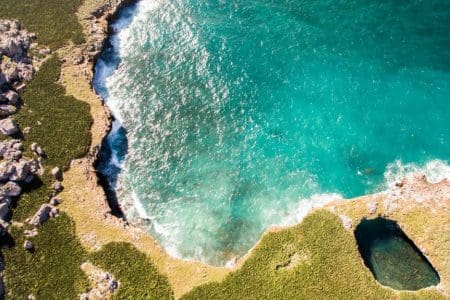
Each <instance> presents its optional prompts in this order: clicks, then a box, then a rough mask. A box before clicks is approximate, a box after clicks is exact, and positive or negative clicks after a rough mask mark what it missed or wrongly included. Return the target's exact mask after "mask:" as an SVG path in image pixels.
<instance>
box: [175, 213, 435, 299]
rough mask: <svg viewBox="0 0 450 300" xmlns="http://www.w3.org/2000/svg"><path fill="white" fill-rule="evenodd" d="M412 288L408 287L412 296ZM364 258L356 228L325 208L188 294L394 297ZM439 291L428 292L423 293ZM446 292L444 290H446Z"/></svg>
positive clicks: (429, 294)
mask: <svg viewBox="0 0 450 300" xmlns="http://www.w3.org/2000/svg"><path fill="white" fill-rule="evenodd" d="M410 295H411V294H409V293H404V294H403V296H402V297H404V298H405V299H408V297H409V296H410ZM393 296H394V293H393V291H392V290H390V289H387V288H383V287H381V286H380V285H379V284H377V282H376V281H375V279H374V278H373V277H372V275H371V273H370V272H369V270H368V269H367V268H366V267H365V266H364V264H363V262H362V261H361V258H360V255H359V252H358V249H357V247H356V244H355V240H354V238H353V236H352V233H351V232H347V231H345V229H344V228H343V226H342V224H341V221H340V219H339V218H338V217H337V216H336V215H334V214H332V213H330V212H328V211H325V210H321V211H317V212H315V213H313V214H312V215H309V216H308V217H306V218H305V219H304V221H303V222H302V223H301V224H299V225H297V226H295V227H291V228H288V229H286V230H283V231H281V232H276V233H269V234H267V235H265V236H264V237H263V239H262V241H261V242H260V244H259V245H258V246H257V247H256V249H255V250H254V252H253V255H252V256H251V257H250V258H249V259H248V260H247V261H246V262H245V263H244V265H243V266H242V267H241V268H240V269H239V270H237V271H236V272H234V273H231V274H230V275H228V276H227V277H226V278H225V280H224V281H222V282H220V283H210V284H206V285H203V286H200V287H198V288H196V289H194V290H193V291H191V292H190V293H188V294H187V295H185V296H184V297H183V298H184V299H227V300H229V299H391V298H392V297H393ZM430 297H439V294H437V293H435V292H423V293H422V297H420V298H422V299H429V298H430ZM441 297H442V296H441Z"/></svg>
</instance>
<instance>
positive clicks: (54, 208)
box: [49, 207, 59, 218]
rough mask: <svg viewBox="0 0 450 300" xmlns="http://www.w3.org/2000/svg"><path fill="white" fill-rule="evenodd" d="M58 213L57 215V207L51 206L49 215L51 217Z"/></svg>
mask: <svg viewBox="0 0 450 300" xmlns="http://www.w3.org/2000/svg"><path fill="white" fill-rule="evenodd" d="M58 215H59V209H58V208H56V207H52V210H51V211H50V213H49V216H50V217H51V218H55V217H57V216H58Z"/></svg>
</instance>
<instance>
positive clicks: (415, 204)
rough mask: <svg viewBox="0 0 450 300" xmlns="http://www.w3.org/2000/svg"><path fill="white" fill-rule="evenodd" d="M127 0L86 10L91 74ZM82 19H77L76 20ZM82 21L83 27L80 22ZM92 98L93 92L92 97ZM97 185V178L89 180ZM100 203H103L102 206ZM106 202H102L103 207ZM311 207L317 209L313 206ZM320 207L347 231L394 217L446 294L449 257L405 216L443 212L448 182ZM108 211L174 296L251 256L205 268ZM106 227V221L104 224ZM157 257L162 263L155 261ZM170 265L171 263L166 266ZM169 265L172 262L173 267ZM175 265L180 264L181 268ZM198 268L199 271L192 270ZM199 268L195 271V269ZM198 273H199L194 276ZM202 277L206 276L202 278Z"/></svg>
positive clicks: (417, 181) (418, 178)
mask: <svg viewBox="0 0 450 300" xmlns="http://www.w3.org/2000/svg"><path fill="white" fill-rule="evenodd" d="M134 2H135V1H133V0H127V1H116V2H115V3H114V4H113V5H109V3H108V4H104V5H101V6H98V7H97V8H95V9H94V10H92V13H91V14H90V15H91V16H92V17H91V18H90V19H89V20H90V21H89V22H87V23H84V24H83V25H84V27H88V28H91V29H90V30H91V31H94V32H95V34H94V36H95V37H96V42H95V43H96V45H101V47H99V46H97V47H96V49H98V51H96V52H95V53H92V56H91V57H90V58H88V59H87V61H88V62H90V63H91V65H90V67H91V71H92V75H93V72H94V68H95V63H96V60H97V58H98V56H99V54H100V53H101V51H102V50H103V49H104V47H106V46H107V45H106V41H107V37H108V35H109V34H110V33H111V32H110V30H111V29H110V28H109V24H110V23H111V22H113V21H114V20H116V18H117V16H118V12H119V11H120V9H121V8H123V7H125V6H127V5H130V4H132V3H134ZM81 22H82V23H83V21H81ZM85 24H87V26H86V25H85ZM98 26H102V27H103V34H98V31H95V30H94V29H92V28H98ZM97 97H98V96H97ZM104 109H105V110H106V111H108V108H107V107H106V106H104ZM107 116H108V126H107V128H106V130H104V131H103V133H102V135H101V136H102V139H103V137H105V136H106V135H107V134H108V133H109V130H110V126H111V121H112V118H111V115H110V112H109V111H108V112H107ZM102 139H100V140H99V141H98V142H97V144H93V149H94V151H93V152H92V153H91V154H92V155H93V156H92V158H93V159H91V160H90V162H89V163H90V164H89V167H88V168H89V169H90V170H92V172H94V171H93V169H94V168H95V162H96V159H97V158H98V157H97V155H98V149H99V147H100V146H101V141H102ZM91 176H94V177H95V174H94V173H93V174H91ZM93 184H95V185H96V187H97V188H99V184H98V182H96V183H93ZM100 201H102V202H103V204H105V203H108V201H107V195H106V194H105V193H103V199H102V200H100ZM104 207H105V206H104ZM106 207H107V206H106ZM317 209H321V208H320V207H318V208H317ZM324 209H327V210H329V211H332V212H333V213H335V214H337V215H339V216H340V217H341V219H342V222H343V226H344V227H345V228H346V229H347V230H349V231H351V230H353V229H354V227H355V225H356V224H358V223H359V222H360V221H361V220H362V219H363V218H373V217H375V216H378V215H383V216H385V217H388V218H392V219H395V220H396V221H398V222H399V224H400V226H402V228H404V229H405V231H406V232H407V233H408V235H409V236H410V237H411V238H412V239H414V240H418V244H419V246H420V248H421V250H422V251H423V253H424V254H425V255H427V257H428V258H429V259H430V260H431V261H432V262H433V263H434V264H435V265H436V266H437V268H438V271H439V272H440V274H441V277H442V281H441V284H440V285H439V287H438V289H439V290H440V291H441V292H444V293H446V294H448V293H449V282H450V281H449V280H450V278H449V276H450V274H447V273H448V272H447V271H446V270H445V268H446V267H445V266H447V265H448V264H449V263H450V262H449V261H448V259H447V258H445V257H444V256H445V253H439V252H438V253H436V252H435V251H433V250H431V249H430V248H433V247H434V246H435V245H433V243H426V242H422V241H425V240H427V237H426V236H424V235H423V233H419V232H417V231H418V228H416V227H414V226H416V225H414V226H413V225H412V224H411V222H410V220H409V219H408V218H407V217H408V212H411V211H416V210H418V211H421V210H431V211H433V212H434V213H436V212H437V214H438V215H439V216H442V215H445V214H446V213H448V212H450V183H449V182H448V181H444V182H441V183H439V184H431V183H429V182H427V180H426V178H425V177H424V176H423V174H416V175H415V176H414V178H409V179H406V178H405V179H404V180H402V181H400V182H398V183H397V184H396V187H395V188H394V189H391V190H387V191H384V192H381V193H377V194H373V195H367V196H363V197H359V198H357V199H354V200H339V201H337V202H332V203H329V204H327V205H326V206H325V207H324ZM106 210H107V211H108V213H107V217H105V220H108V221H106V223H105V224H108V223H110V222H111V220H113V221H112V222H113V223H115V224H117V223H120V224H121V226H123V228H124V231H125V232H126V233H127V234H129V237H127V238H126V239H127V240H134V241H136V239H137V240H141V239H144V240H147V241H151V244H152V247H151V248H150V250H149V249H142V248H141V247H142V246H140V245H139V243H136V242H134V244H135V245H137V247H138V249H142V250H144V252H145V253H147V254H149V255H150V256H151V257H152V258H154V259H155V260H156V262H157V264H158V266H159V267H160V268H161V270H162V272H163V273H164V274H166V275H167V276H168V277H169V281H170V282H171V283H172V284H173V286H174V291H175V296H176V297H177V296H179V295H182V294H184V293H185V292H186V291H188V290H190V289H191V288H192V287H193V286H196V285H198V284H200V283H201V282H211V281H219V280H220V279H222V278H224V276H225V275H226V274H228V273H229V272H231V271H233V270H236V269H238V268H239V267H240V266H242V265H243V263H244V262H245V261H246V260H247V259H248V258H249V257H250V256H251V255H252V251H253V249H254V248H255V247H256V246H257V245H255V247H253V248H252V249H251V250H250V251H249V252H248V253H247V255H245V256H244V257H242V258H240V259H238V260H236V262H235V264H234V266H233V267H232V268H221V267H211V266H207V265H204V264H203V263H201V262H195V261H182V260H178V259H174V258H171V257H169V256H168V255H167V253H165V251H164V250H163V249H161V247H160V246H159V245H158V244H157V243H156V242H155V240H153V239H152V238H151V237H150V236H149V235H148V234H147V233H146V232H143V230H142V229H141V228H139V227H138V226H134V225H133V224H128V223H127V222H125V221H124V220H122V219H117V218H116V217H114V216H111V215H110V213H109V212H110V210H109V208H106ZM429 225H430V228H433V226H434V225H436V224H429ZM106 226H108V225H106ZM280 230H283V228H281V227H277V228H271V229H269V230H268V232H273V231H280ZM96 238H97V239H95V241H93V240H90V241H88V242H87V244H90V245H92V246H93V247H94V248H97V247H99V246H100V245H99V244H102V243H101V242H100V240H101V238H99V237H98V236H97V237H96ZM162 261H163V263H161V262H162ZM172 264H173V265H172ZM180 264H181V265H185V266H184V267H187V268H189V269H196V270H197V274H198V275H197V276H201V277H203V279H199V278H196V276H193V277H192V279H193V281H192V282H184V283H181V282H180V279H179V278H178V275H179V274H178V273H177V272H176V271H174V269H177V268H180ZM174 266H175V267H174ZM184 267H181V268H184ZM198 270H201V271H198ZM198 272H199V273H198ZM200 274H202V275H200ZM206 278H207V279H206ZM181 281H182V280H181Z"/></svg>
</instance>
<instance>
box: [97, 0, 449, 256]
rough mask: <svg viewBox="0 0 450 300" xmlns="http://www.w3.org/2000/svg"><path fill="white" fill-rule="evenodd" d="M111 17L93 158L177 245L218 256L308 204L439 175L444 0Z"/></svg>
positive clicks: (136, 214)
mask: <svg viewBox="0 0 450 300" xmlns="http://www.w3.org/2000/svg"><path fill="white" fill-rule="evenodd" d="M113 27H114V28H115V33H114V34H113V35H112V36H111V37H110V42H111V47H109V48H107V49H106V50H105V51H104V52H103V53H102V56H101V58H100V59H99V61H98V63H97V66H96V77H95V81H94V85H95V88H96V90H97V92H98V93H100V94H101V95H102V96H103V98H104V99H105V100H106V102H107V104H108V106H109V107H110V109H111V110H112V113H113V115H114V116H115V117H116V121H115V123H114V126H113V130H112V132H111V134H110V135H109V136H108V137H107V139H106V141H105V146H104V147H103V150H102V159H101V162H100V164H99V171H100V172H101V173H103V174H104V175H105V176H106V178H107V179H108V181H109V183H110V185H111V187H112V189H114V191H115V193H116V197H117V200H118V202H119V203H120V205H121V208H122V209H123V211H124V213H125V215H126V217H127V218H128V220H130V221H131V222H137V223H141V224H142V225H143V226H145V227H146V228H148V231H149V233H151V234H152V235H153V236H154V237H155V238H156V239H157V240H158V241H159V242H160V243H161V245H162V246H163V247H164V248H165V249H166V250H168V251H169V252H170V253H171V254H172V255H174V256H178V257H183V258H188V259H199V260H202V261H205V262H208V263H211V264H214V265H223V264H225V262H227V261H229V260H231V259H233V258H234V257H236V256H241V255H243V254H245V252H246V251H248V250H249V249H250V248H251V247H252V246H253V245H254V244H255V242H256V241H257V240H258V239H259V238H260V236H261V234H262V233H263V232H264V230H266V229H267V228H268V227H270V226H271V225H288V224H293V223H295V222H298V221H299V220H300V219H301V218H302V217H303V216H304V215H305V214H306V213H307V212H308V211H309V210H310V209H311V208H312V207H314V206H320V205H321V204H323V203H326V202H328V201H330V200H333V199H336V198H339V197H345V198H349V197H354V196H359V195H363V194H366V193H372V192H376V191H380V190H383V189H385V188H386V187H387V186H388V185H389V184H390V183H392V182H393V181H394V180H395V179H396V177H398V176H403V175H405V174H408V173H410V172H413V171H417V170H422V171H423V172H425V173H427V174H428V175H429V180H431V181H439V180H441V179H443V178H445V177H447V178H448V177H450V176H449V174H450V168H449V166H448V161H449V159H450V145H449V137H450V126H449V125H448V124H449V123H448V119H449V117H450V104H449V102H450V2H448V1H447V0H439V1H436V0H431V1H418V0H413V1H409V2H404V1H394V0H386V1H381V2H380V1H368V0H363V1H353V0H347V1H331V0H328V1H325V0H322V1H310V0H286V1H240V0H235V1H209V0H208V1H194V0H187V1H177V0H161V1H154V0H149V1H147V0H143V1H141V2H138V3H137V4H136V5H134V6H131V7H128V8H126V9H124V10H123V11H122V12H121V15H120V17H119V18H118V20H117V21H116V22H115V24H114V25H113Z"/></svg>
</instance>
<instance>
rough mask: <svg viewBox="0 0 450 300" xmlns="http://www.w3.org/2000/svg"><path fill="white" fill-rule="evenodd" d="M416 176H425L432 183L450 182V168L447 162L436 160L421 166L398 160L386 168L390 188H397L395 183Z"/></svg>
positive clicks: (385, 176) (385, 173) (387, 184)
mask: <svg viewBox="0 0 450 300" xmlns="http://www.w3.org/2000/svg"><path fill="white" fill-rule="evenodd" d="M415 174H423V175H425V176H426V178H427V181H428V182H430V183H438V182H441V181H442V180H445V179H447V180H450V166H449V164H448V163H447V162H445V161H443V160H439V159H434V160H430V161H428V162H426V163H425V164H422V165H419V164H414V163H407V164H405V163H403V162H402V161H400V160H396V161H394V162H393V163H390V164H389V165H388V166H387V167H386V171H385V172H384V178H385V184H386V186H387V187H388V188H392V187H395V183H396V182H398V181H399V180H401V179H403V178H412V176H414V175H415Z"/></svg>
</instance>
